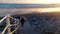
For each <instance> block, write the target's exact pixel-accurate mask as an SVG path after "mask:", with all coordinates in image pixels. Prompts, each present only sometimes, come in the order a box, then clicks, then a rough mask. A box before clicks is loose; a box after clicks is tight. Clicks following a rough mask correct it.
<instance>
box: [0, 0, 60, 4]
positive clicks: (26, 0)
mask: <svg viewBox="0 0 60 34" xmlns="http://www.w3.org/2000/svg"><path fill="white" fill-rule="evenodd" d="M0 3H18V4H56V3H60V0H0Z"/></svg>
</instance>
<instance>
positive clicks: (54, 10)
mask: <svg viewBox="0 0 60 34" xmlns="http://www.w3.org/2000/svg"><path fill="white" fill-rule="evenodd" d="M36 12H60V8H41V9H37V11H36Z"/></svg>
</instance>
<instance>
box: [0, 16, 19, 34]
mask: <svg viewBox="0 0 60 34" xmlns="http://www.w3.org/2000/svg"><path fill="white" fill-rule="evenodd" d="M10 18H12V19H14V20H15V21H16V19H15V18H13V17H11V16H10V15H9V16H5V17H4V18H2V19H1V20H0V23H1V22H3V21H4V20H5V19H7V25H6V27H5V28H4V30H3V32H2V33H1V34H4V33H5V31H6V30H7V29H8V34H13V33H14V32H15V31H17V29H18V28H19V26H18V24H19V23H15V24H10V21H9V20H10ZM11 26H17V27H16V28H15V30H14V31H12V32H11V30H10V27H11Z"/></svg>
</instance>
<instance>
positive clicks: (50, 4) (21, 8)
mask: <svg viewBox="0 0 60 34" xmlns="http://www.w3.org/2000/svg"><path fill="white" fill-rule="evenodd" d="M11 4H13V5H11ZM17 4H19V5H17ZM21 4H23V5H21ZM27 4H28V5H27ZM31 4H36V5H31ZM37 4H38V5H37ZM12 8H13V9H12ZM34 11H35V12H60V0H0V15H2V14H3V15H5V14H17V13H18V14H26V13H31V12H34Z"/></svg>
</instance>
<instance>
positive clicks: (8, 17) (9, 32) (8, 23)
mask: <svg viewBox="0 0 60 34" xmlns="http://www.w3.org/2000/svg"><path fill="white" fill-rule="evenodd" d="M7 25H8V29H7V31H8V34H11V29H10V15H8V16H7Z"/></svg>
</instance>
